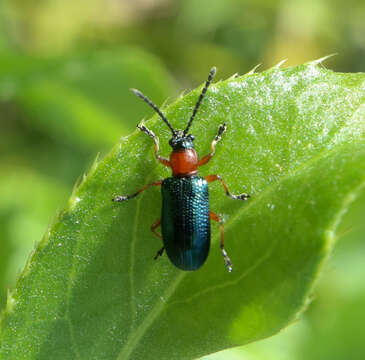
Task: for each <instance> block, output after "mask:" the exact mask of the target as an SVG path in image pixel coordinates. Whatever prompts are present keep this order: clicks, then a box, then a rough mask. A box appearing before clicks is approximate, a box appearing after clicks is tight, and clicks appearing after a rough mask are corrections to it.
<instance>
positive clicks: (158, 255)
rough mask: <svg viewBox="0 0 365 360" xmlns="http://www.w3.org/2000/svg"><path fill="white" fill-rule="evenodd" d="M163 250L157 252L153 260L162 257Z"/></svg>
mask: <svg viewBox="0 0 365 360" xmlns="http://www.w3.org/2000/svg"><path fill="white" fill-rule="evenodd" d="M164 250H165V247H162V248H161V249H160V250H158V251H157V254H156V255H155V257H154V258H153V260H157V259H158V258H159V257H160V256H162V254H163V252H164Z"/></svg>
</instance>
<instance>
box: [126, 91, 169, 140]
mask: <svg viewBox="0 0 365 360" xmlns="http://www.w3.org/2000/svg"><path fill="white" fill-rule="evenodd" d="M130 90H131V91H132V93H133V94H135V95H137V96H138V97H140V98H141V99H142V100H143V101H144V102H146V103H147V104H148V105H149V106H151V108H152V109H153V110H155V111H156V112H157V114H158V115H160V117H161V119H162V120H163V121H164V122H165V123H166V125H167V126H168V127H169V128H170V130H171V131H172V135H176V131H175V130H174V128H173V127H172V125H171V124H170V123H169V121H168V120H167V119H166V118H165V116H164V114H162V112H161V110H160V109H159V108H158V107H157V105H155V104H154V103H153V102H152V101H151V100H150V99H149V98H148V97H147V96H145V95H143V94H142V93H141V92H140V91H139V90H137V89H130Z"/></svg>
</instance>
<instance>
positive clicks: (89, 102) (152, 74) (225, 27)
mask: <svg viewBox="0 0 365 360" xmlns="http://www.w3.org/2000/svg"><path fill="white" fill-rule="evenodd" d="M364 16H365V2H364V1H362V0H348V1H346V2H343V1H339V0H333V1H331V0H317V1H315V0H307V1H299V0H297V1H296V0H283V1H274V0H256V1H253V0H225V1H219V0H200V1H194V0H185V1H172V0H154V1H152V0H136V1H127V0H94V1H86V0H73V1H66V0H37V1H35V0H3V1H2V2H1V3H0V125H1V127H0V157H1V161H0V306H1V307H3V306H4V304H5V301H6V291H7V288H9V287H10V288H11V287H12V286H13V285H14V282H15V278H16V275H17V274H18V273H19V272H20V271H21V269H22V268H23V266H24V263H25V261H26V258H27V257H28V254H29V253H30V251H31V249H32V248H33V247H34V245H35V243H36V242H37V241H40V239H41V238H42V236H43V234H44V233H45V231H46V229H47V224H48V223H49V222H50V220H51V219H52V216H54V214H55V213H56V210H57V209H60V208H62V207H63V206H64V205H65V204H66V202H67V199H68V196H69V195H70V194H71V190H72V186H73V184H74V183H75V182H76V180H77V178H78V177H79V176H80V175H81V174H82V173H83V172H85V171H87V169H88V168H89V167H90V165H91V163H92V161H93V160H94V158H95V156H96V154H97V153H101V156H102V155H103V154H105V153H106V152H107V151H108V150H109V149H110V148H111V146H112V145H113V144H114V143H116V142H117V141H118V139H119V138H120V137H121V136H123V135H127V134H129V133H130V132H131V131H132V130H133V129H134V128H135V125H136V124H137V123H138V122H139V121H140V120H141V119H142V118H148V117H149V116H150V115H151V114H152V112H151V110H150V109H149V108H148V107H147V106H144V105H143V104H142V103H141V102H140V101H139V100H138V99H136V98H135V97H134V96H133V95H132V94H130V92H129V90H128V89H129V88H130V87H136V88H139V89H141V90H142V91H143V92H145V93H146V94H148V95H149V96H150V97H151V98H152V99H153V100H154V101H155V102H156V103H157V104H162V103H163V102H164V101H166V99H167V101H171V100H172V99H174V97H176V96H177V95H178V94H180V93H181V92H182V91H184V89H190V88H192V87H195V86H197V85H198V84H200V83H202V82H203V81H204V80H205V78H206V76H207V73H208V71H209V69H210V67H211V66H212V65H216V66H217V67H218V70H219V72H218V75H217V79H223V78H226V77H229V76H231V75H232V74H234V73H240V74H243V73H245V72H247V71H249V70H250V69H251V68H253V67H254V66H255V65H257V64H259V63H261V64H262V65H261V69H266V68H268V67H270V66H273V65H275V64H276V63H278V62H279V61H281V60H283V59H286V58H287V59H288V61H287V64H288V65H296V64H300V63H303V62H306V61H309V60H312V59H315V58H319V57H322V56H325V55H328V54H331V53H338V55H337V56H335V57H333V58H331V59H330V60H328V61H327V62H326V66H328V67H330V68H331V69H333V70H336V71H342V72H357V71H364V69H365V40H364V39H365V38H364V34H365V22H364ZM364 204H365V199H360V200H358V201H357V203H356V206H354V208H353V209H352V211H351V212H350V214H348V215H347V218H346V220H345V221H344V224H343V230H342V234H341V235H342V237H343V239H342V240H341V242H340V243H339V245H338V246H337V248H336V249H335V252H334V256H333V257H332V258H331V259H330V260H329V262H328V263H327V265H326V269H325V271H324V274H323V276H322V278H321V280H320V281H319V284H318V287H317V288H316V290H315V293H314V294H313V298H312V303H311V305H310V306H309V309H308V311H307V312H306V313H305V314H304V315H303V316H302V317H301V320H300V321H298V322H296V323H295V324H293V325H292V326H290V327H289V328H288V329H285V330H284V331H282V333H281V334H279V335H278V336H275V337H273V338H271V339H267V340H264V341H261V342H257V343H255V344H252V345H248V346H246V347H244V348H240V349H234V350H230V351H228V352H227V351H226V352H223V353H218V354H215V355H213V356H212V357H210V359H211V360H213V359H228V360H229V359H275V360H279V359H283V360H287V359H293V360H296V359H298V360H299V359H300V360H302V359H303V360H304V359H318V360H319V359H320V360H326V359H331V360H337V359H338V360H340V359H341V360H342V359H364V358H365V346H364V341H363V338H364V335H363V334H364V329H365V326H364V323H365V281H364V280H363V279H364V276H363V274H364V270H365V259H364V254H365V243H364V242H363V238H364V233H365V232H364V230H365V229H364V228H362V227H361V226H360V227H359V226H355V225H354V224H357V223H361V221H356V219H357V218H359V219H361V217H362V214H363V213H364ZM207 359H208V358H207Z"/></svg>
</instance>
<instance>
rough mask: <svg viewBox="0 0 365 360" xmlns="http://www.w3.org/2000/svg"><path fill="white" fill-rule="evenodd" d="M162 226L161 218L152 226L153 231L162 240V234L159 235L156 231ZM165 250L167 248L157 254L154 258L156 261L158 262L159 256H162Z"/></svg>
mask: <svg viewBox="0 0 365 360" xmlns="http://www.w3.org/2000/svg"><path fill="white" fill-rule="evenodd" d="M159 226H161V218H159V219H157V220H156V221H155V222H154V223H153V224H152V225H151V231H152V232H153V233H154V234H155V235H156V236H157V237H158V238H160V239H161V240H162V236H161V234H159V233H158V232H157V231H156V229H157V228H158V227H159ZM164 250H165V247H164V246H163V247H162V248H161V249H160V250H158V251H157V254H156V255H155V257H154V258H153V259H154V260H156V259H157V258H158V257H159V256H162V254H163V252H164Z"/></svg>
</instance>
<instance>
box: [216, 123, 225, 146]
mask: <svg viewBox="0 0 365 360" xmlns="http://www.w3.org/2000/svg"><path fill="white" fill-rule="evenodd" d="M226 130H227V124H226V123H223V124H221V125H219V128H218V133H217V135H216V136H215V138H214V141H215V142H216V143H217V142H218V141H220V140H221V138H222V135H223V133H225V132H226Z"/></svg>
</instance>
